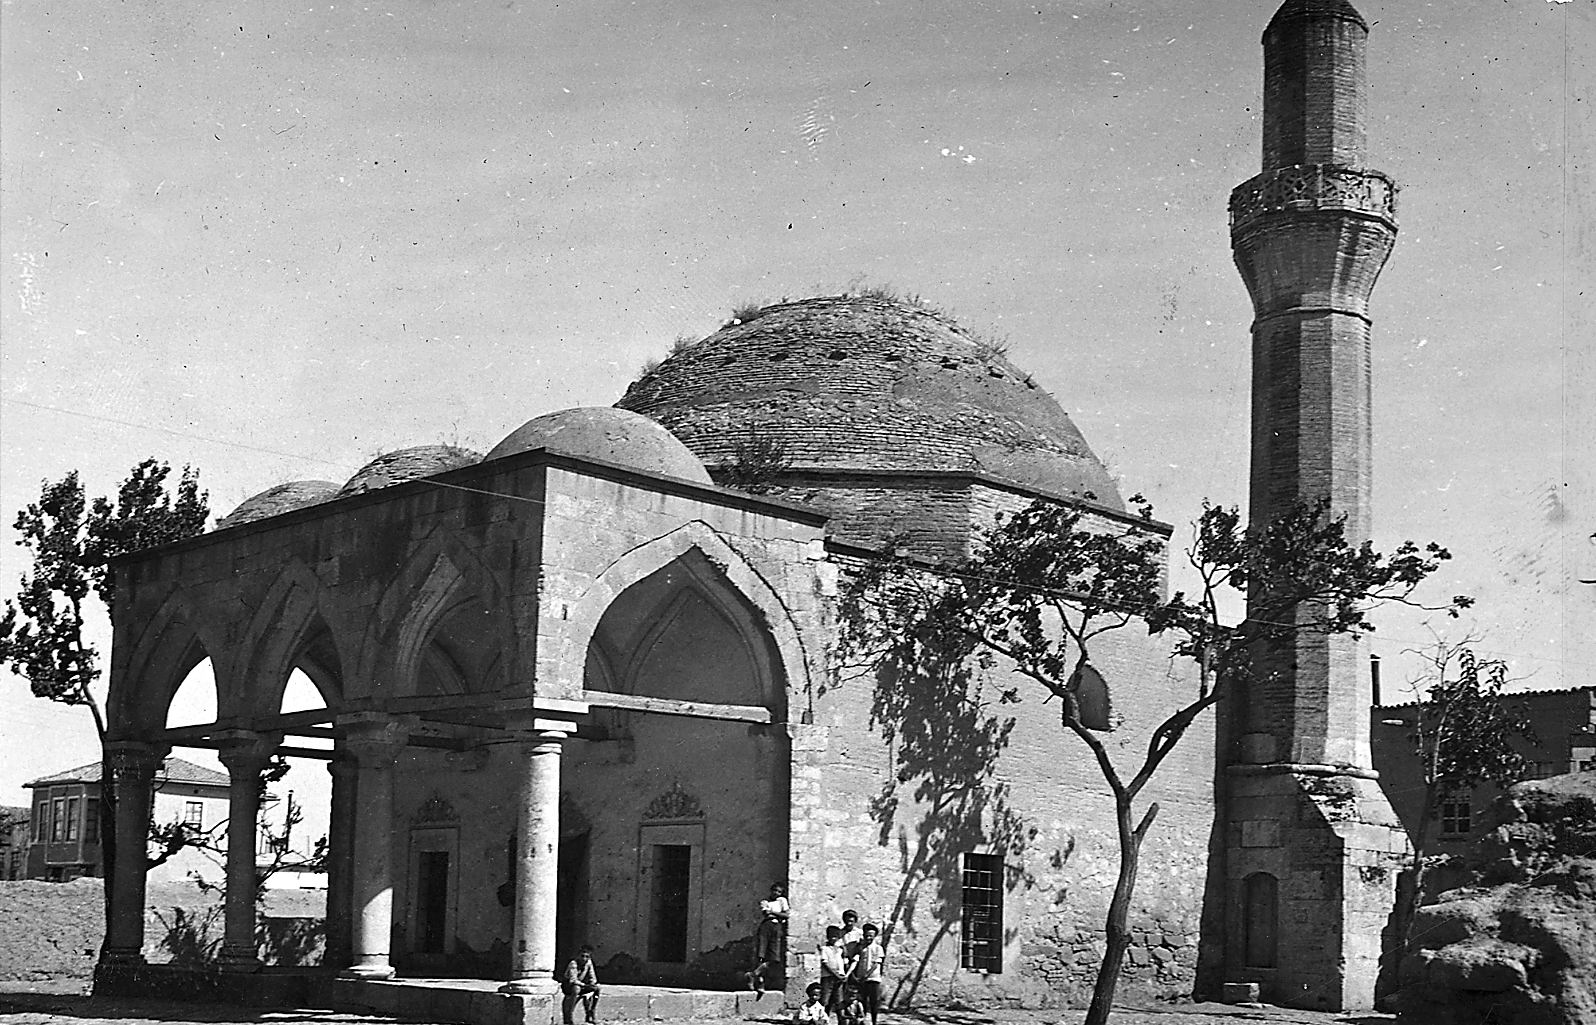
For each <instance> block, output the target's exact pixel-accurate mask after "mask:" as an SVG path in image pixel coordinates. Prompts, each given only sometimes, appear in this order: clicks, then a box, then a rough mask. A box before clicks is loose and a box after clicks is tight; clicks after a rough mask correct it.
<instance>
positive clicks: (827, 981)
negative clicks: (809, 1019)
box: [820, 925, 848, 1011]
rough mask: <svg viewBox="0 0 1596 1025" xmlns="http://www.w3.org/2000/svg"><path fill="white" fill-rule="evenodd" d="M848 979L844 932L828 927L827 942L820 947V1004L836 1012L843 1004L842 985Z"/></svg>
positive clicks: (834, 927) (831, 926) (832, 926)
mask: <svg viewBox="0 0 1596 1025" xmlns="http://www.w3.org/2000/svg"><path fill="white" fill-rule="evenodd" d="M847 977H848V962H847V959H846V958H845V957H844V955H843V950H842V930H841V929H839V928H837V927H836V926H834V925H828V926H826V942H824V943H822V944H821V945H820V1003H821V1006H823V1007H824V1008H825V1009H826V1010H827V1011H835V1010H836V1009H837V1008H838V1007H839V1006H840V1005H841V1003H842V984H843V981H844V980H845V979H847Z"/></svg>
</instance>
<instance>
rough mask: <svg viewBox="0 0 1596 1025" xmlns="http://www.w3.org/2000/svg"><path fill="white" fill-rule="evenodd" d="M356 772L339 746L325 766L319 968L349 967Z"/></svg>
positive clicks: (354, 765) (344, 751)
mask: <svg viewBox="0 0 1596 1025" xmlns="http://www.w3.org/2000/svg"><path fill="white" fill-rule="evenodd" d="M358 768H359V767H358V766H357V765H356V763H355V760H354V758H353V757H351V756H350V754H349V752H348V751H347V750H344V748H343V745H342V743H340V744H339V746H338V748H337V749H336V750H335V753H334V754H333V758H332V761H330V762H328V763H327V771H328V772H329V773H331V774H332V802H331V807H330V808H329V809H328V823H327V833H328V836H327V919H326V937H327V939H326V947H325V953H324V954H323V956H322V964H323V965H325V966H327V967H329V968H347V967H349V964H350V952H349V938H350V932H351V926H350V908H349V881H350V875H351V873H352V871H353V869H354V853H355V852H354V844H355V808H356V804H355V801H356V793H355V776H356V774H357V772H358Z"/></svg>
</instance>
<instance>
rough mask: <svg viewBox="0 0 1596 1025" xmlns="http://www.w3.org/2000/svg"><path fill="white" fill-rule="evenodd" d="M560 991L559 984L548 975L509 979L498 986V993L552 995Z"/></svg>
mask: <svg viewBox="0 0 1596 1025" xmlns="http://www.w3.org/2000/svg"><path fill="white" fill-rule="evenodd" d="M559 991H560V984H559V983H558V982H555V981H554V979H553V978H551V977H550V976H547V975H545V976H543V977H541V978H539V977H538V976H536V975H534V976H532V977H530V978H526V979H511V980H510V981H509V982H506V983H505V984H504V985H502V986H500V987H499V992H500V993H510V994H514V995H516V996H538V997H544V996H552V995H554V994H555V993H558V992H559Z"/></svg>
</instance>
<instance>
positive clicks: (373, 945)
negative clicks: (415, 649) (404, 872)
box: [342, 718, 407, 979]
mask: <svg viewBox="0 0 1596 1025" xmlns="http://www.w3.org/2000/svg"><path fill="white" fill-rule="evenodd" d="M406 732H407V731H406V728H405V726H404V725H403V724H401V723H398V722H395V721H393V720H389V719H377V718H374V719H366V720H362V721H360V722H357V723H354V724H352V725H350V726H349V727H348V730H347V732H346V733H345V735H344V747H345V749H346V750H348V752H349V753H350V754H351V755H352V756H353V757H354V759H355V763H356V765H357V766H358V769H357V772H356V783H355V788H356V792H357V793H358V794H359V795H360V801H359V803H358V804H357V805H356V806H355V814H354V845H353V846H354V859H353V866H352V870H351V872H350V877H349V896H350V923H349V924H350V937H349V947H350V958H349V961H350V963H349V967H347V968H345V969H344V970H343V972H342V974H343V975H344V976H346V977H348V978H355V979H390V978H392V977H393V965H392V964H391V963H389V954H390V950H389V948H390V947H391V946H392V942H393V864H392V863H393V765H394V761H395V760H396V759H397V758H398V757H399V752H400V751H402V750H403V749H404V744H405V736H406Z"/></svg>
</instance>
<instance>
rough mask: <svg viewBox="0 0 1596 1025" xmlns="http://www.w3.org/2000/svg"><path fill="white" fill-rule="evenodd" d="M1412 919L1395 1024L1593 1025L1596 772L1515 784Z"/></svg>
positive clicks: (1595, 998)
mask: <svg viewBox="0 0 1596 1025" xmlns="http://www.w3.org/2000/svg"><path fill="white" fill-rule="evenodd" d="M1492 816H1493V817H1492V819H1491V820H1490V821H1491V822H1493V823H1494V827H1495V828H1493V829H1492V830H1491V831H1490V832H1489V833H1488V834H1487V835H1486V836H1484V837H1482V838H1481V840H1480V842H1479V843H1478V844H1477V845H1476V847H1475V848H1474V849H1473V850H1472V851H1470V852H1469V853H1468V854H1467V855H1466V856H1465V857H1464V859H1463V860H1464V864H1465V866H1466V868H1467V871H1468V874H1469V875H1470V876H1471V877H1472V879H1471V885H1468V886H1465V887H1461V888H1458V889H1453V890H1449V891H1447V892H1445V893H1442V894H1441V895H1440V896H1439V897H1438V898H1437V899H1436V900H1435V901H1434V902H1433V903H1431V904H1428V905H1425V906H1424V907H1422V908H1420V909H1419V910H1418V912H1417V913H1416V915H1415V918H1414V923H1413V931H1412V937H1413V939H1412V942H1411V946H1410V948H1409V949H1408V951H1407V953H1406V954H1405V955H1404V956H1403V959H1402V963H1401V966H1400V984H1401V989H1400V990H1399V992H1398V993H1397V994H1396V999H1395V1004H1396V1007H1397V1010H1398V1012H1399V1015H1400V1021H1401V1023H1402V1025H1483V1023H1485V1022H1490V1023H1492V1025H1596V773H1592V772H1584V773H1575V774H1570V775H1568V776H1557V777H1552V778H1551V779H1546V780H1536V781H1533V782H1529V783H1520V784H1518V785H1517V786H1514V787H1512V788H1511V789H1510V790H1509V791H1508V792H1507V793H1506V794H1505V795H1503V797H1502V798H1501V799H1500V800H1499V801H1498V802H1497V805H1496V807H1495V808H1494V809H1493V813H1492Z"/></svg>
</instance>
